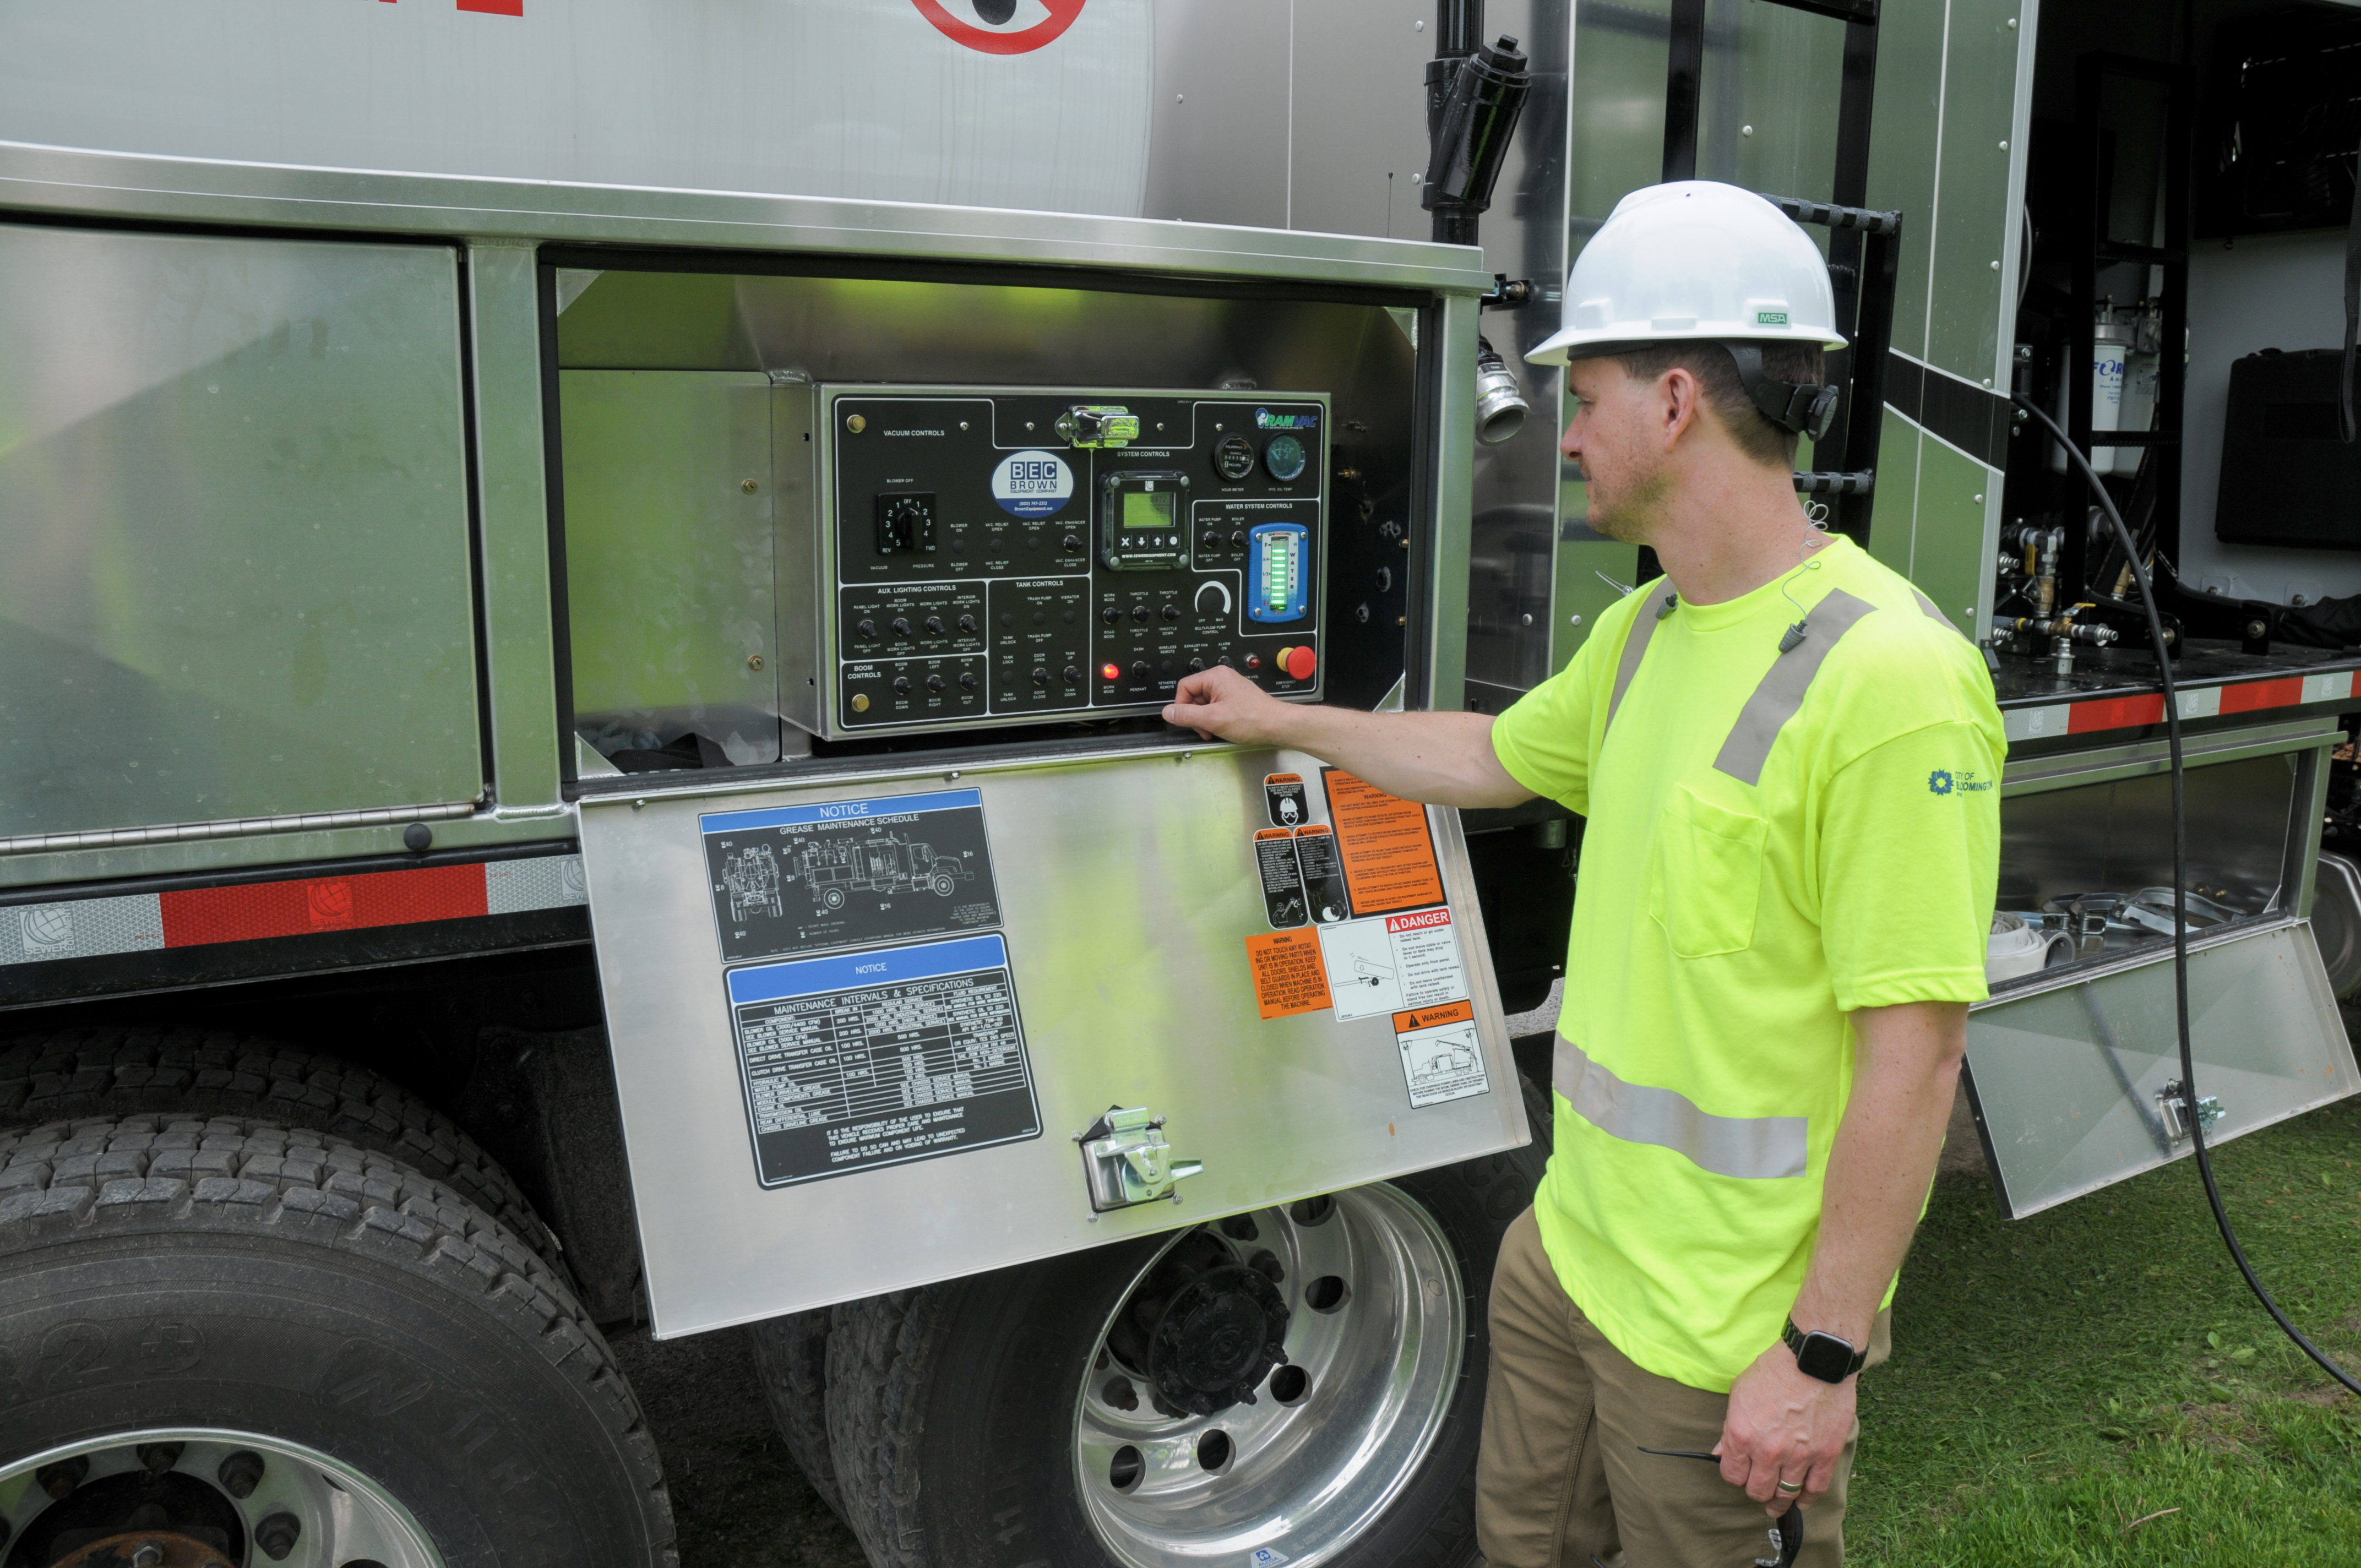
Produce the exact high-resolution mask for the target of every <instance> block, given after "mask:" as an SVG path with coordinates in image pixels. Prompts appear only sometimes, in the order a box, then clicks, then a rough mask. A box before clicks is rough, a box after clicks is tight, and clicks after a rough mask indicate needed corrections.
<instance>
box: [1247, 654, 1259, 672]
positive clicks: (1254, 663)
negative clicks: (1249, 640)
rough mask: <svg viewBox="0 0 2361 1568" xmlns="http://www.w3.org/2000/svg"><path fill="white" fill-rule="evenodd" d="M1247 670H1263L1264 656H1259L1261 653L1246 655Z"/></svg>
mask: <svg viewBox="0 0 2361 1568" xmlns="http://www.w3.org/2000/svg"><path fill="white" fill-rule="evenodd" d="M1246 668H1247V669H1249V670H1259V669H1261V668H1262V655H1261V654H1259V653H1249V654H1247V655H1246Z"/></svg>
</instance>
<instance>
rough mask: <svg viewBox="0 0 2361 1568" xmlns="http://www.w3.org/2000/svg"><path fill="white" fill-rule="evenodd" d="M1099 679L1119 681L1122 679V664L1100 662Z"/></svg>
mask: <svg viewBox="0 0 2361 1568" xmlns="http://www.w3.org/2000/svg"><path fill="white" fill-rule="evenodd" d="M1099 679H1101V680H1103V681H1119V680H1121V679H1123V666H1121V665H1120V664H1101V665H1100V666H1099Z"/></svg>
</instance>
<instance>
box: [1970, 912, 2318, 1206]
mask: <svg viewBox="0 0 2361 1568" xmlns="http://www.w3.org/2000/svg"><path fill="white" fill-rule="evenodd" d="M2189 1018H2190V1032H2191V1050H2192V1055H2193V1057H2194V1059H2195V1061H2196V1064H2197V1092H2198V1094H2199V1095H2200V1096H2201V1097H2202V1098H2207V1099H2213V1100H2216V1101H2218V1102H2219V1103H2220V1107H2221V1117H2220V1119H2219V1120H2218V1121H2214V1122H2213V1123H2211V1124H2209V1125H2208V1127H2207V1128H2206V1141H2207V1143H2208V1144H2209V1145H2211V1144H2215V1143H2221V1142H2225V1141H2227V1140H2228V1139H2231V1138H2235V1137H2237V1136H2239V1135H2242V1134H2246V1133H2251V1132H2253V1131H2254V1130H2255V1129H2257V1127H2267V1126H2269V1125H2270V1124H2272V1123H2274V1122H2279V1121H2284V1120H2286V1119H2287V1118H2288V1117H2290V1116H2293V1115H2295V1114H2297V1113H2301V1112H2303V1111H2308V1110H2311V1109H2312V1108H2313V1107H2314V1106H2318V1105H2323V1104H2326V1103H2327V1102H2330V1101H2332V1100H2339V1099H2342V1098H2344V1097H2345V1095H2348V1094H2351V1093H2353V1092H2354V1091H2355V1089H2356V1086H2357V1085H2361V1080H2356V1071H2355V1065H2354V1058H2353V1047H2352V1046H2351V1045H2350V1044H2349V1043H2348V1042H2347V1040H2346V1038H2345V1027H2344V1025H2343V1023H2342V1021H2341V1020H2340V1019H2339V1018H2338V1016H2337V1012H2336V999H2335V997H2334V995H2332V994H2331V993H2330V992H2329V987H2328V977H2327V975H2326V974H2325V972H2323V970H2322V968H2321V962H2320V949H2319V948H2318V947H2317V946H2316V945H2315V944H2314V943H2313V941H2312V927H2311V925H2310V923H2309V922H2306V921H2291V922H2289V923H2286V924H2284V925H2278V926H2270V927H2264V928H2262V929H2260V930H2256V931H2251V932H2248V933H2246V934H2244V935H2241V936H2237V937H2234V938H2227V939H2224V940H2220V941H2217V942H2213V943H2212V944H2209V945H2207V946H2205V947H2202V948H2196V949H2194V950H2192V951H2191V954H2190V956H2189ZM2179 1052H2180V1046H2179V1035H2178V1032H2177V1030H2176V1027H2175V1025H2174V1002H2173V973H2172V956H2171V954H2170V953H2169V951H2168V952H2167V953H2165V954H2164V955H2163V956H2162V957H2160V958H2152V959H2141V960H2139V961H2137V962H2136V963H2132V964H2128V965H2125V966H2121V967H2118V968H2114V969H2111V970H2103V971H2101V972H2100V973H2098V974H2096V975H2094V976H2092V977H2091V978H2089V979H2081V980H2074V981H2067V982H2062V983H2059V984H2056V985H2053V986H2050V987H2048V988H2045V989H2040V990H2037V991H2036V992H2034V993H2033V994H2030V995H2026V994H2024V993H2022V992H2011V993H2010V994H2008V995H2005V996H2004V997H2001V998H1998V999H1995V1000H1993V1001H1992V1002H1989V1003H1983V1004H1982V1005H1980V1006H1978V1007H1977V1008H1976V1009H1974V1011H1972V1012H1971V1013H1970V1014H1969V1015H1968V1080H1969V1093H1970V1097H1971V1103H1972V1104H1973V1106H1974V1108H1975V1113H1976V1123H1977V1126H1978V1129H1979V1131H1980V1132H1981V1133H1982V1137H1983V1141H1984V1149H1985V1153H1986V1155H1987V1157H1989V1159H1990V1161H1991V1164H1992V1168H1993V1183H1994V1189H1995V1190H1996V1191H1997V1192H1998V1193H1999V1195H2000V1199H2001V1204H2002V1207H2003V1208H2004V1210H2005V1211H2006V1212H2008V1214H2009V1215H2010V1216H2011V1217H2012V1218H2015V1219H2022V1218H2024V1217H2025V1216H2026V1215H2027V1214H2032V1213H2037V1212H2040V1211H2041V1210H2043V1209H2047V1208H2050V1207H2052V1206H2054V1205H2056V1204H2059V1203H2063V1202H2065V1201H2067V1200H2068V1199H2070V1198H2076V1197H2080V1196H2081V1194H2083V1193H2085V1192H2089V1191H2092V1190H2096V1189H2098V1188H2101V1187H2104V1186H2107V1185H2109V1184H2110V1183H2113V1182H2116V1181H2121V1180H2122V1179H2124V1178H2125V1177H2127V1176H2136V1175H2137V1174H2139V1173H2140V1172H2141V1171H2143V1170H2151V1169H2153V1168H2156V1167H2158V1166H2159V1165H2163V1164H2166V1163H2168V1162H2169V1161H2171V1160H2175V1159H2179V1158H2180V1157H2183V1156H2185V1155H2186V1154H2188V1152H2189V1147H2190V1145H2189V1140H2188V1138H2187V1137H2186V1136H2185V1135H2175V1133H2174V1129H2173V1128H2172V1126H2171V1125H2170V1114H2169V1112H2168V1111H2167V1110H2166V1109H2165V1108H2164V1107H2161V1106H2159V1104H2158V1101H2157V1095H2158V1093H2159V1091H2163V1090H2164V1088H2165V1086H2166V1085H2167V1084H2168V1083H2171V1082H2175V1081H2177V1080H2179V1079H2180V1055H2179Z"/></svg>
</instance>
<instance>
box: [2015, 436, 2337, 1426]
mask: <svg viewBox="0 0 2361 1568" xmlns="http://www.w3.org/2000/svg"><path fill="white" fill-rule="evenodd" d="M2011 401H2013V402H2015V404H2016V406H2017V407H2019V408H2021V409H2023V410H2024V411H2026V412H2027V413H2029V414H2031V415H2032V416H2033V417H2034V418H2035V419H2037V420H2039V421H2040V422H2042V423H2043V424H2044V425H2045V426H2047V427H2048V431H2049V433H2050V434H2052V435H2054V436H2056V437H2057V438H2058V444H2059V445H2060V446H2062V447H2064V448H2065V449H2066V455H2067V456H2069V457H2070V458H2072V459H2073V462H2074V466H2075V467H2077V468H2079V469H2081V474H2082V477H2083V478H2085V479H2087V480H2089V481H2090V485H2091V493H2092V495H2095V496H2096V497H2098V499H2099V508H2100V510H2103V511H2104V512H2105V513H2106V514H2107V521H2108V523H2109V524H2110V525H2112V526H2113V527H2114V531H2115V542H2116V543H2118V544H2120V545H2122V546H2123V551H2124V558H2125V560H2127V561H2129V562H2130V563H2131V565H2132V572H2133V574H2134V576H2136V580H2137V581H2138V584H2139V596H2140V609H2141V610H2142V611H2143V612H2145V613H2146V615H2147V635H2148V641H2149V642H2150V643H2151V644H2153V645H2154V647H2155V649H2156V679H2157V685H2158V686H2160V687H2161V688H2162V689H2163V691H2164V735H2165V744H2166V746H2167V748H2168V750H2169V752H2170V755H2171V759H2172V990H2173V1003H2174V1016H2175V1019H2176V1020H2177V1022H2178V1024H2179V1025H2180V1093H2181V1097H2182V1101H2183V1103H2184V1105H2185V1107H2186V1109H2187V1113H2188V1120H2189V1143H2190V1147H2191V1150H2192V1151H2193V1152H2194V1153H2195V1154H2196V1156H2197V1173H2198V1175H2199V1176H2201V1177H2202V1178H2203V1179H2204V1181H2205V1201H2206V1203H2207V1204H2208V1205H2210V1206H2211V1207H2212V1208H2213V1223H2214V1224H2215V1225H2216V1226H2217V1227H2218V1228H2219V1229H2220V1230H2221V1232H2222V1245H2224V1246H2226V1247H2228V1248H2229V1249H2230V1260H2231V1261H2232V1262H2233V1263H2235V1264H2236V1265H2237V1266H2238V1272H2239V1273H2240V1274H2243V1275H2245V1276H2246V1288H2248V1289H2250V1290H2252V1291H2253V1292H2254V1293H2255V1299H2256V1300H2257V1301H2260V1302H2261V1303H2262V1304H2263V1310H2265V1311H2267V1312H2268V1313H2270V1315H2271V1321H2273V1322H2275V1323H2277V1324H2279V1329H2280V1332H2283V1333H2285V1334H2286V1335H2287V1337H2288V1338H2290V1339H2291V1340H2293V1341H2295V1343H2296V1344H2297V1346H2298V1347H2299V1348H2301V1350H2302V1351H2303V1353H2304V1354H2306V1355H2308V1356H2310V1357H2312V1360H2313V1361H2315V1362H2317V1363H2319V1364H2320V1369H2321V1370H2322V1371H2323V1372H2325V1373H2327V1374H2328V1375H2329V1376H2331V1377H2334V1378H2335V1379H2336V1380H2337V1381H2338V1382H2339V1383H2342V1384H2343V1385H2345V1387H2347V1388H2349V1389H2351V1390H2352V1391H2353V1392H2354V1393H2356V1394H2361V1381H2356V1379H2355V1377H2354V1376H2353V1375H2352V1374H2351V1373H2349V1372H2347V1371H2345V1368H2343V1367H2342V1366H2339V1365H2336V1363H2335V1362H2334V1361H2332V1360H2330V1359H2329V1358H2328V1354H2327V1353H2326V1352H2325V1351H2323V1350H2322V1349H2321V1348H2320V1347H2319V1346H2318V1345H2316V1344H2314V1343H2312V1341H2310V1340H2309V1339H2306V1338H2305V1337H2304V1333H2303V1331H2302V1330H2301V1329H2300V1328H2297V1327H2296V1326H2295V1324H2294V1323H2292V1322H2290V1321H2289V1320H2288V1315H2287V1314H2286V1313H2285V1312H2283V1311H2281V1310H2279V1303H2278V1302H2277V1301H2274V1300H2273V1299H2271V1293H2270V1292H2269V1291H2268V1290H2267V1289H2265V1288H2263V1282H2262V1281H2261V1280H2260V1279H2258V1278H2257V1277H2256V1276H2255V1266H2254V1265H2253V1264H2251V1263H2248V1262H2247V1261H2246V1249H2245V1248H2244V1247H2242V1246H2240V1245H2238V1234H2237V1232H2235V1231H2234V1230H2232V1229H2231V1228H2230V1216H2229V1214H2228V1213H2227V1212H2224V1210H2223V1207H2222V1189H2221V1187H2220V1185H2219V1184H2218V1183H2216V1182H2215V1181H2214V1179H2213V1157H2212V1156H2211V1155H2210V1154H2208V1153H2207V1152H2206V1149H2205V1122H2204V1118H2203V1117H2202V1116H2200V1115H2199V1114H2198V1113H2197V1062H2196V1058H2195V1057H2194V1056H2193V1055H2192V1053H2191V1050H2190V1045H2189V835H2188V822H2187V818H2186V817H2185V815H2184V812H2183V801H2182V787H2181V786H2182V778H2181V762H2180V687H2179V685H2178V684H2177V683H2175V682H2174V680H2173V678H2172V656H2171V650H2170V649H2169V647H2167V646H2166V644H2165V641H2164V623H2163V622H2162V621H2160V620H2158V619H2157V617H2156V594H2155V591H2154V589H2152V588H2151V587H2149V585H2148V579H2147V563H2146V562H2144V561H2142V560H2141V559H2140V555H2139V550H2138V547H2137V546H2136V545H2135V544H2134V543H2132V531H2131V530H2130V529H2128V528H2126V527H2125V526H2124V519H2123V514H2122V513H2121V512H2119V511H2117V510H2115V501H2114V497H2113V496H2110V495H2109V494H2107V487H2106V486H2104V485H2103V484H2101V483H2100V482H2099V476H2098V475H2097V474H2095V473H2093V472H2092V469H2091V464H2090V460H2089V459H2088V458H2086V457H2084V456H2083V455H2082V454H2081V452H2079V451H2077V450H2076V449H2075V446H2074V444H2073V443H2072V442H2071V441H2070V440H2068V439H2067V437H2066V433H2065V432H2064V431H2062V430H2060V429H2059V428H2058V422H2057V421H2056V420H2054V419H2051V418H2050V417H2049V416H2048V414H2047V413H2044V412H2043V411H2041V410H2040V409H2039V408H2037V407H2036V406H2035V405H2034V404H2033V403H2032V402H2031V401H2029V400H2026V399H2025V398H2023V397H2015V398H2012V399H2011Z"/></svg>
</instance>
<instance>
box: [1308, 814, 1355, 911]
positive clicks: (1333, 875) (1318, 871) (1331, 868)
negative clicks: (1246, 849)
mask: <svg viewBox="0 0 2361 1568" xmlns="http://www.w3.org/2000/svg"><path fill="white" fill-rule="evenodd" d="M1295 863H1296V867H1297V869H1298V870H1299V871H1301V872H1302V873H1303V901H1304V902H1305V903H1306V904H1308V905H1311V906H1312V919H1313V920H1314V921H1315V922H1317V923H1318V924H1320V925H1323V926H1333V925H1334V924H1335V923H1336V922H1338V921H1339V920H1342V919H1344V918H1345V916H1346V915H1347V914H1349V913H1350V912H1351V911H1350V905H1347V904H1346V902H1345V871H1344V868H1343V867H1342V866H1340V865H1339V864H1337V861H1336V835H1335V833H1334V830H1333V829H1331V828H1329V827H1328V825H1327V824H1326V823H1324V822H1312V823H1306V824H1305V825H1304V826H1303V827H1301V828H1297V829H1296V830H1295Z"/></svg>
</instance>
